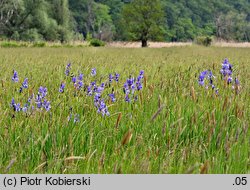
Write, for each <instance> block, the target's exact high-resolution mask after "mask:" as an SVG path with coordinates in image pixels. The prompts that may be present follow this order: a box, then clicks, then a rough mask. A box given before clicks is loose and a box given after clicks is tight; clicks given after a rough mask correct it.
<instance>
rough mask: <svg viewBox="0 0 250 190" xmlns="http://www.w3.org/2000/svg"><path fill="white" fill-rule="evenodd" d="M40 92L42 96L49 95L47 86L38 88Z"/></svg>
mask: <svg viewBox="0 0 250 190" xmlns="http://www.w3.org/2000/svg"><path fill="white" fill-rule="evenodd" d="M38 93H39V94H40V95H41V96H42V98H44V97H45V96H46V95H47V88H46V87H43V86H40V87H39V90H38Z"/></svg>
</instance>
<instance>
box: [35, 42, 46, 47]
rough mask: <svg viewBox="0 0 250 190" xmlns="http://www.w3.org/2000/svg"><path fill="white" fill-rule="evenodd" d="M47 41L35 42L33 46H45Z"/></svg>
mask: <svg viewBox="0 0 250 190" xmlns="http://www.w3.org/2000/svg"><path fill="white" fill-rule="evenodd" d="M45 46H46V43H45V42H34V44H33V47H45Z"/></svg>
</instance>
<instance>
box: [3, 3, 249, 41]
mask: <svg viewBox="0 0 250 190" xmlns="http://www.w3.org/2000/svg"><path fill="white" fill-rule="evenodd" d="M134 5H135V6H134ZM249 13H250V2H249V1H247V0H241V1H232V0H221V1H218V0H210V1H207V0H189V1H176V0H154V1H153V0H126V1H125V0H18V1H17V0H1V1H0V38H6V39H11V40H26V41H33V40H34V41H40V40H46V41H61V42H63V43H65V42H69V41H72V40H75V39H83V38H86V37H87V34H91V35H92V36H93V37H94V38H98V39H100V40H103V41H111V40H143V41H147V40H154V41H158V40H159V41H172V42H175V41H193V40H194V39H195V38H196V37H197V36H215V37H217V38H218V39H222V40H227V41H250V32H249V31H250V30H249V28H250V14H249ZM75 34H80V35H78V37H76V35H75ZM139 34H143V35H139ZM28 35H31V36H30V37H29V36H28ZM80 36H83V38H81V37H80ZM79 37H80V38H79ZM144 43H145V42H144Z"/></svg>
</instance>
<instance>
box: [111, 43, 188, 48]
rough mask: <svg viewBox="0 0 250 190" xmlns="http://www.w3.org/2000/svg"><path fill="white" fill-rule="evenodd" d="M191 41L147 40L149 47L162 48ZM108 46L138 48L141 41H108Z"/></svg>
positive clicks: (184, 44)
mask: <svg viewBox="0 0 250 190" xmlns="http://www.w3.org/2000/svg"><path fill="white" fill-rule="evenodd" d="M191 45H192V42H149V43H148V47H150V48H164V47H176V46H191ZM107 46H108V47H118V48H140V47H141V42H110V43H108V44H107Z"/></svg>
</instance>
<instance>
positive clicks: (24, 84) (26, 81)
mask: <svg viewBox="0 0 250 190" xmlns="http://www.w3.org/2000/svg"><path fill="white" fill-rule="evenodd" d="M22 86H23V88H28V78H25V79H24V81H23V84H22Z"/></svg>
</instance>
